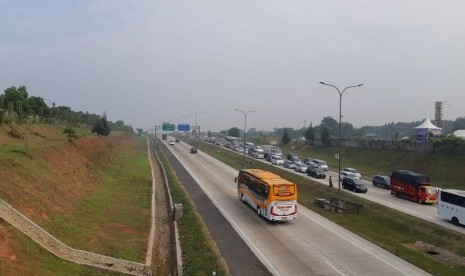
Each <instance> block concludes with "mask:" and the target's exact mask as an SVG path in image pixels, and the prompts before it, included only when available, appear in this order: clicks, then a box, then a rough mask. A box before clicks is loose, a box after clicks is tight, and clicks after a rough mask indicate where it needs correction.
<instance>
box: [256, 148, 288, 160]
mask: <svg viewBox="0 0 465 276" xmlns="http://www.w3.org/2000/svg"><path fill="white" fill-rule="evenodd" d="M261 147H262V149H263V152H264V155H265V159H266V160H268V161H269V160H271V156H272V155H279V156H283V154H282V152H281V149H280V148H278V147H276V146H271V145H262V146H261Z"/></svg>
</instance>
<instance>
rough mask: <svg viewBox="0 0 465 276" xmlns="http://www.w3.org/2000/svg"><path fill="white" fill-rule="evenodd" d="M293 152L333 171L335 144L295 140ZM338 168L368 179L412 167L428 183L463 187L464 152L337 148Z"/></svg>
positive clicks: (286, 147) (289, 146) (289, 147)
mask: <svg viewBox="0 0 465 276" xmlns="http://www.w3.org/2000/svg"><path fill="white" fill-rule="evenodd" d="M291 146H292V145H289V144H288V145H286V146H282V147H281V148H282V149H283V151H284V152H291V151H292V150H291ZM293 146H294V152H296V153H298V154H299V155H300V156H301V157H302V158H317V159H322V160H325V161H326V162H327V163H328V165H329V166H330V167H332V168H333V169H334V170H336V171H337V168H338V160H336V159H334V154H335V153H337V152H338V148H337V145H336V146H332V147H309V146H308V145H305V144H304V143H303V142H299V143H295V144H293ZM341 157H342V158H341V168H344V167H353V168H356V169H357V170H359V171H360V172H361V174H362V175H363V176H364V177H365V178H366V179H367V180H371V177H372V176H373V175H377V174H381V175H387V176H390V175H391V173H392V172H393V171H395V170H398V169H405V170H412V171H415V172H418V173H421V174H425V175H427V176H429V177H430V179H431V182H432V185H433V186H437V187H442V188H453V189H459V190H465V182H464V181H463V179H465V170H463V164H465V155H464V154H463V153H459V152H449V153H440V152H438V153H427V152H410V151H409V152H407V151H395V150H370V149H362V148H348V147H341Z"/></svg>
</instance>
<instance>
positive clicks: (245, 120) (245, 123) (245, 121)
mask: <svg viewBox="0 0 465 276" xmlns="http://www.w3.org/2000/svg"><path fill="white" fill-rule="evenodd" d="M235 110H236V111H239V112H242V114H244V141H243V146H244V152H243V153H244V155H243V156H245V128H246V125H247V114H249V113H252V112H255V111H257V110H251V111H247V112H245V111H242V110H240V109H237V108H236V109H235ZM244 161H245V158H244V157H243V158H242V166H244Z"/></svg>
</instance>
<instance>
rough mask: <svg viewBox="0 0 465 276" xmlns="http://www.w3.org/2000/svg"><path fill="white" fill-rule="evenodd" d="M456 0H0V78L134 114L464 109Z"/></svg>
mask: <svg viewBox="0 0 465 276" xmlns="http://www.w3.org/2000/svg"><path fill="white" fill-rule="evenodd" d="M464 14H465V1H463V0H456V1H454V0H448V1H438V0H437V1H432V0H415V1H413V0H409V1H405V0H402V1H401V0H390V1H370V0H366V1H352V0H341V1H310V0H302V1H292V0H289V1H283V0H280V1H273V0H262V1H254V0H247V1H246V0H236V1H226V0H220V1H195V0H189V1H154V0H151V1H145V0H137V1H134V0H127V1H123V0H100V1H99V0H89V1H86V0H79V1H75V0H55V1H51V0H50V1H49V0H41V1H16V0H0V18H1V19H0V20H1V21H0V22H1V24H0V64H1V66H0V89H1V91H3V90H5V89H6V88H8V87H10V86H21V85H25V86H26V87H27V89H28V92H29V95H32V96H40V97H42V98H44V99H45V101H46V103H47V104H48V105H49V106H51V105H52V102H55V103H56V104H57V105H65V106H69V107H71V108H72V109H73V110H75V111H89V112H90V113H95V114H103V112H106V113H107V116H108V119H109V120H112V121H116V120H123V121H124V122H125V123H126V124H130V125H132V126H133V127H134V128H144V129H151V128H153V127H154V125H160V124H161V123H162V122H165V121H170V122H174V123H185V122H186V119H187V122H188V123H191V124H195V117H196V116H195V115H194V112H201V113H200V114H198V116H197V119H198V124H199V125H201V126H202V128H203V130H208V129H210V130H223V129H228V128H230V127H233V126H237V127H239V128H243V124H244V115H243V114H242V113H239V112H237V111H235V110H234V109H235V108H238V109H241V110H244V111H249V110H254V109H256V110H257V112H254V113H251V114H249V115H248V116H247V128H249V127H255V128H257V129H264V130H272V129H273V128H274V127H294V128H300V127H302V126H304V124H305V123H304V121H305V120H306V121H307V125H308V124H309V123H310V122H312V123H313V124H314V125H317V124H319V123H320V122H321V119H322V118H323V117H325V116H332V117H333V118H335V119H337V118H338V116H339V95H338V93H337V91H336V89H334V88H332V87H328V86H323V85H321V84H319V82H320V81H324V82H327V83H330V84H333V85H336V86H338V87H339V88H340V89H341V90H342V89H343V88H345V87H347V86H350V85H357V84H360V83H363V84H364V85H363V86H362V87H359V88H353V89H349V90H346V92H345V93H344V96H343V101H342V103H343V104H342V114H343V120H344V121H348V122H350V123H352V124H353V125H354V126H356V127H360V126H363V125H382V124H384V123H387V122H392V121H394V122H398V121H401V122H410V121H416V120H422V119H423V118H426V117H429V118H430V119H432V120H433V119H434V102H435V101H447V103H448V105H445V106H444V119H449V120H455V119H456V118H457V117H459V116H465V108H464V107H465V95H464V93H463V90H464V88H465V16H464Z"/></svg>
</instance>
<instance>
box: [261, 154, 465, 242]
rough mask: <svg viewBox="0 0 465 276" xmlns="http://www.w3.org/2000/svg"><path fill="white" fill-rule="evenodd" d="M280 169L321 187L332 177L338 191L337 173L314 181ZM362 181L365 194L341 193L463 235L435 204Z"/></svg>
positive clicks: (464, 228)
mask: <svg viewBox="0 0 465 276" xmlns="http://www.w3.org/2000/svg"><path fill="white" fill-rule="evenodd" d="M262 161H263V160H262ZM263 162H266V161H263ZM269 164H271V163H269ZM282 169H283V170H287V171H291V172H294V173H295V174H299V175H302V176H303V177H308V178H311V179H313V180H314V181H316V182H318V183H321V184H323V185H328V178H329V176H332V178H333V185H334V187H333V188H335V189H338V183H337V179H338V177H339V176H338V173H337V172H332V171H328V172H327V176H326V179H315V178H313V177H310V176H307V175H306V174H304V173H299V172H296V171H294V170H292V169H287V168H282ZM363 181H364V183H365V185H366V186H367V187H368V191H367V193H354V192H352V191H346V190H344V189H342V187H341V192H347V193H351V194H354V195H356V196H359V197H362V198H364V199H367V200H370V201H373V202H376V203H379V204H381V205H384V206H386V207H389V208H392V209H396V210H398V211H400V212H403V213H406V214H409V215H411V216H415V217H417V218H419V219H422V220H425V221H428V222H431V223H434V224H437V225H440V226H442V227H445V228H448V229H450V230H454V231H456V232H459V233H462V234H465V227H462V226H457V225H453V224H452V223H450V222H449V221H446V220H443V219H441V218H440V217H439V215H438V214H437V205H436V204H419V203H417V202H414V201H410V200H407V199H404V198H398V197H395V196H393V195H391V191H390V190H386V189H383V188H379V187H375V186H373V184H372V183H371V182H370V181H366V180H363Z"/></svg>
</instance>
